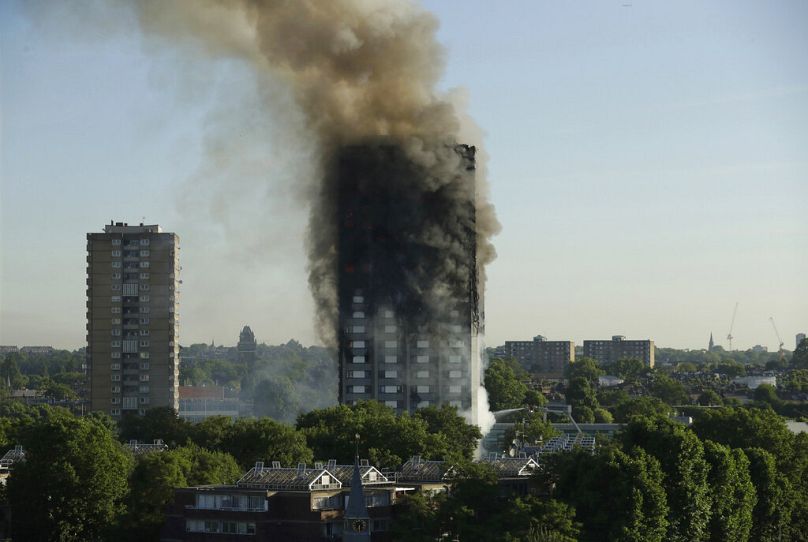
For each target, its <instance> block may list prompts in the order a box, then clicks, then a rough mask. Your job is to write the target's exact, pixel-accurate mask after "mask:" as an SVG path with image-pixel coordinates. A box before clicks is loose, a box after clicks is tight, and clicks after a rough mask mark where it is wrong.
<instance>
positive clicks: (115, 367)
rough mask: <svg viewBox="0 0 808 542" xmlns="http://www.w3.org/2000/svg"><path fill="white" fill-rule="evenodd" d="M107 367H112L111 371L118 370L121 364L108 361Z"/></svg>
mask: <svg viewBox="0 0 808 542" xmlns="http://www.w3.org/2000/svg"><path fill="white" fill-rule="evenodd" d="M109 368H110V369H112V370H113V371H120V370H121V364H120V363H110V364H109Z"/></svg>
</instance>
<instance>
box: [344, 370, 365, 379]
mask: <svg viewBox="0 0 808 542" xmlns="http://www.w3.org/2000/svg"><path fill="white" fill-rule="evenodd" d="M348 376H350V377H351V378H365V371H348Z"/></svg>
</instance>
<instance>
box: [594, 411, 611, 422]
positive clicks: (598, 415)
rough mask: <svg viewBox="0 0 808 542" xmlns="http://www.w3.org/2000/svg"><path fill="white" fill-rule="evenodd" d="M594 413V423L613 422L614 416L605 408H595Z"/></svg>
mask: <svg viewBox="0 0 808 542" xmlns="http://www.w3.org/2000/svg"><path fill="white" fill-rule="evenodd" d="M594 414H595V423H612V422H614V416H612V413H611V412H609V411H608V410H606V409H605V408H596V409H595V412H594Z"/></svg>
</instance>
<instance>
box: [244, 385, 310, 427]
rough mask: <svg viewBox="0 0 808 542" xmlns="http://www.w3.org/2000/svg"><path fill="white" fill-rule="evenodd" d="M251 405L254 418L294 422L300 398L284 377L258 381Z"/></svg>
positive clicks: (298, 409) (298, 410) (299, 407)
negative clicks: (264, 417)
mask: <svg viewBox="0 0 808 542" xmlns="http://www.w3.org/2000/svg"><path fill="white" fill-rule="evenodd" d="M253 405H254V406H253V409H254V412H255V415H256V416H269V417H270V418H272V419H275V420H278V421H283V422H294V421H295V418H296V417H297V415H298V414H299V413H300V410H301V405H300V398H299V397H298V395H297V394H296V393H295V390H294V386H292V382H291V381H290V380H289V379H288V378H286V377H279V378H273V379H266V380H262V381H260V382H259V383H258V384H257V385H256V386H255V391H254V392H253Z"/></svg>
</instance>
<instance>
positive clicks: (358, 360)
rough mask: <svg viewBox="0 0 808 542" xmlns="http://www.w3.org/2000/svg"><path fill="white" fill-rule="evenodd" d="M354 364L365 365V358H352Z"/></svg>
mask: <svg viewBox="0 0 808 542" xmlns="http://www.w3.org/2000/svg"><path fill="white" fill-rule="evenodd" d="M353 362H354V363H365V356H354V357H353Z"/></svg>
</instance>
